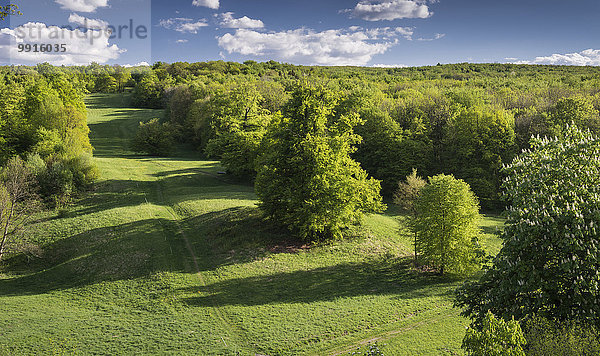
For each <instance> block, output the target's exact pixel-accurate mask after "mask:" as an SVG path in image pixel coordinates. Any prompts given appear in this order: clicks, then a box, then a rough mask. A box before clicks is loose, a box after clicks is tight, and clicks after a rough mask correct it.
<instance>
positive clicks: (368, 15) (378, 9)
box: [344, 0, 432, 21]
mask: <svg viewBox="0 0 600 356" xmlns="http://www.w3.org/2000/svg"><path fill="white" fill-rule="evenodd" d="M344 11H345V12H349V13H350V14H351V15H352V17H356V18H359V19H363V20H366V21H382V20H390V21H391V20H397V19H406V18H421V19H424V18H428V17H430V16H431V15H432V12H431V11H429V7H428V6H427V4H426V2H425V1H424V0H382V1H370V0H363V1H361V2H359V3H358V4H356V6H355V7H354V9H348V10H344Z"/></svg>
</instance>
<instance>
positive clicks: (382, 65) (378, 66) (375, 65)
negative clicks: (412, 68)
mask: <svg viewBox="0 0 600 356" xmlns="http://www.w3.org/2000/svg"><path fill="white" fill-rule="evenodd" d="M371 67H373V68H408V66H407V65H406V64H373V65H372V66H371Z"/></svg>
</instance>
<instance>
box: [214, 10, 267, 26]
mask: <svg viewBox="0 0 600 356" xmlns="http://www.w3.org/2000/svg"><path fill="white" fill-rule="evenodd" d="M220 25H221V27H223V28H263V27H265V24H264V23H263V22H262V21H261V20H254V19H251V18H249V17H248V16H244V17H240V18H237V19H236V18H234V17H233V12H226V13H223V14H221V23H220Z"/></svg>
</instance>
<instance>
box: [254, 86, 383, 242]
mask: <svg viewBox="0 0 600 356" xmlns="http://www.w3.org/2000/svg"><path fill="white" fill-rule="evenodd" d="M339 102H340V97H339V94H338V93H335V92H333V91H331V90H328V89H326V88H324V87H317V86H313V85H309V84H303V85H301V86H298V87H297V88H296V89H295V91H294V93H293V95H292V99H291V100H290V102H289V103H288V105H287V107H286V109H285V111H284V117H283V118H282V119H281V120H280V122H277V123H274V124H273V125H272V126H271V128H270V130H269V132H268V133H267V136H266V138H265V142H264V146H263V152H264V153H263V155H262V156H261V157H260V159H259V162H260V163H259V168H258V176H257V178H256V192H257V194H258V197H259V199H260V201H261V203H260V206H261V208H262V209H263V210H264V211H265V212H266V213H267V214H268V215H269V216H271V217H273V218H274V219H275V220H276V221H278V222H280V223H282V224H283V225H285V226H287V227H288V228H289V229H290V230H292V231H293V232H295V233H297V234H298V235H299V236H301V237H302V238H304V239H306V240H322V239H324V238H330V237H339V236H340V235H341V233H342V231H343V229H344V228H346V227H348V226H349V225H350V224H352V223H354V222H356V221H358V220H359V219H360V217H361V216H362V215H363V214H364V213H365V212H376V211H381V210H383V208H384V205H383V203H382V202H381V196H380V194H379V191H380V189H381V188H380V183H379V181H376V180H374V179H372V178H368V177H367V173H366V172H365V171H364V170H363V169H361V167H360V165H359V164H358V163H357V162H356V161H354V160H353V159H352V158H351V157H350V154H351V153H352V152H354V150H355V148H354V146H355V145H356V144H358V143H359V142H360V140H361V138H360V136H358V135H356V134H355V133H354V130H353V128H354V127H355V126H356V125H358V124H359V123H360V122H361V120H360V118H359V117H358V115H356V114H351V113H347V114H342V115H338V112H337V111H336V108H337V106H338V104H339Z"/></svg>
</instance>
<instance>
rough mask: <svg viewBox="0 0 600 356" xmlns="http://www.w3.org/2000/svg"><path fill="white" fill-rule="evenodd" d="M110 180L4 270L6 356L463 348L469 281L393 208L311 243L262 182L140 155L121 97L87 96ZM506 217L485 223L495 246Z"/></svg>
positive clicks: (184, 153)
mask: <svg viewBox="0 0 600 356" xmlns="http://www.w3.org/2000/svg"><path fill="white" fill-rule="evenodd" d="M86 105H87V107H88V123H89V126H90V129H91V133H90V138H91V142H92V145H93V146H94V147H95V151H94V155H95V159H96V162H97V164H98V166H99V168H100V171H101V180H100V181H99V182H98V183H97V184H96V185H95V187H94V189H93V190H92V191H91V192H90V193H89V194H86V195H84V196H82V197H80V198H79V199H78V200H76V201H75V202H74V203H73V204H72V205H71V206H69V207H68V208H67V209H63V210H59V211H51V212H47V213H44V214H41V215H39V216H37V217H36V219H35V221H34V223H33V224H32V226H31V229H30V230H29V233H30V234H31V236H33V238H34V239H35V241H36V242H37V243H38V244H39V246H41V247H40V249H39V250H38V251H34V252H35V253H32V254H31V255H19V256H16V257H13V258H12V259H9V260H8V261H7V263H6V265H5V266H4V267H3V268H4V269H3V270H0V354H3V355H4V354H5V355H25V354H57V355H63V354H67V355H70V354H106V355H117V354H194V355H238V354H239V355H342V354H348V353H351V352H353V351H356V350H357V349H358V348H362V349H363V350H364V348H365V347H366V346H367V345H368V344H371V343H375V342H377V343H378V345H379V347H380V349H381V350H382V351H383V352H384V353H385V354H386V355H442V354H449V355H451V354H462V351H461V349H460V345H461V341H462V338H463V336H464V332H465V327H466V326H467V325H468V320H467V319H465V318H462V317H460V316H459V310H458V309H456V308H453V291H454V289H455V288H456V287H457V286H458V285H460V284H461V283H462V280H461V279H456V278H453V277H451V276H449V277H441V276H438V275H436V274H433V273H429V272H426V271H417V270H415V269H413V268H412V264H411V261H412V254H411V253H412V247H411V241H412V235H411V233H410V232H409V231H408V229H407V228H406V225H405V217H403V216H402V215H401V214H400V213H399V211H398V209H397V208H396V207H395V206H393V205H388V206H389V207H388V210H387V212H386V213H384V214H381V215H370V216H367V217H366V218H365V221H364V225H363V227H362V228H361V229H360V231H359V229H357V230H356V231H351V232H350V234H351V235H354V236H353V237H352V238H350V239H346V240H343V241H334V242H330V243H327V244H319V245H315V246H308V245H304V244H302V243H299V242H298V241H297V240H295V239H294V238H293V237H292V236H289V235H288V234H287V233H286V232H285V231H283V230H280V229H278V228H276V227H273V226H271V225H269V224H267V223H265V222H264V221H263V220H261V218H260V214H259V213H258V210H257V207H256V203H257V200H256V196H255V194H254V189H253V186H252V185H251V184H249V183H247V182H240V181H235V180H233V179H231V178H229V177H228V176H226V175H222V174H219V172H220V171H222V170H223V168H221V167H220V166H219V162H215V161H206V160H203V159H202V158H201V157H199V156H198V154H197V153H195V152H194V151H193V150H188V149H186V147H180V148H179V149H178V150H177V152H176V153H175V154H174V155H173V157H170V158H152V157H144V156H136V155H134V153H133V152H131V151H130V149H129V142H130V139H131V138H132V136H133V135H134V133H135V130H136V128H137V125H138V122H140V121H144V120H148V119H150V118H154V117H161V116H162V115H163V112H162V111H161V110H145V109H132V108H130V106H129V100H128V97H127V95H107V94H97V95H91V96H88V97H87V99H86ZM502 224H503V220H502V219H500V218H497V217H486V219H485V220H484V221H483V222H482V228H483V230H484V232H485V233H486V235H485V239H484V241H483V245H484V246H485V248H486V249H487V250H488V252H489V253H491V254H495V253H497V252H498V250H499V248H500V246H501V242H500V240H499V238H498V237H497V235H496V233H497V232H498V231H499V230H500V229H501V227H502Z"/></svg>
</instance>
